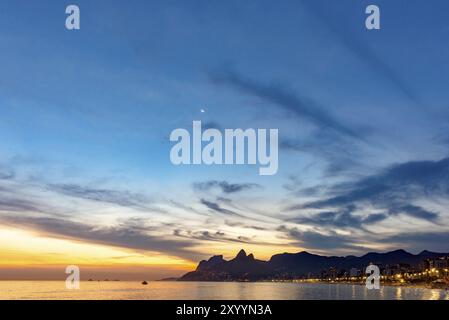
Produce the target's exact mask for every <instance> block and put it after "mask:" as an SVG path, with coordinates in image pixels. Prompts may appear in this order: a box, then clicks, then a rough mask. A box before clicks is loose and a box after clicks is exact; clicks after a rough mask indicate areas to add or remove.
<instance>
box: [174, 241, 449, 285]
mask: <svg viewBox="0 0 449 320" xmlns="http://www.w3.org/2000/svg"><path fill="white" fill-rule="evenodd" d="M440 256H449V253H437V252H430V251H427V250H424V251H422V252H421V253H419V254H417V255H415V254H412V253H409V252H407V251H405V250H402V249H399V250H394V251H390V252H385V253H378V252H369V253H367V254H365V255H363V256H360V257H357V256H353V255H351V256H345V257H338V256H320V255H317V254H313V253H309V252H307V251H302V252H298V253H287V252H285V253H281V254H275V255H273V256H272V257H271V258H270V259H269V260H268V261H263V260H258V259H255V258H254V256H253V254H249V255H247V254H246V252H245V250H243V249H242V250H240V251H239V253H238V254H237V255H236V257H235V258H233V259H231V260H225V259H223V256H222V255H218V256H213V257H211V258H210V259H209V260H203V261H201V262H200V263H199V264H198V267H197V268H196V270H195V271H192V272H189V273H187V274H185V275H184V276H182V277H181V278H180V279H179V280H180V281H236V280H250V281H251V280H259V279H272V278H293V277H301V276H307V275H308V274H319V273H320V272H321V270H328V269H329V268H336V269H344V270H349V269H351V268H358V269H363V268H365V267H366V266H368V265H369V264H370V263H374V264H376V265H382V266H385V265H394V264H400V263H401V264H408V265H410V266H413V267H417V266H419V264H420V263H422V262H423V260H424V259H432V258H437V257H440Z"/></svg>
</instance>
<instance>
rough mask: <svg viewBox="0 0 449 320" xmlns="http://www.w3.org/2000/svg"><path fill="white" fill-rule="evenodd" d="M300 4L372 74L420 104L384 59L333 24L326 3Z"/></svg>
mask: <svg viewBox="0 0 449 320" xmlns="http://www.w3.org/2000/svg"><path fill="white" fill-rule="evenodd" d="M301 3H302V5H303V6H304V8H306V9H307V10H308V11H309V12H310V13H312V14H313V15H314V16H315V17H316V18H317V19H318V20H319V21H320V22H321V23H322V25H323V26H324V27H325V28H326V29H327V30H328V31H329V32H330V33H331V34H332V35H333V36H334V38H335V39H338V40H339V41H340V43H341V44H343V45H344V46H345V47H346V48H347V49H348V50H350V51H351V52H352V53H353V54H354V55H355V56H356V57H357V58H359V59H360V61H362V62H364V63H365V64H366V65H367V66H368V67H369V68H370V69H371V70H373V71H374V72H376V73H378V74H380V75H381V76H383V77H384V78H386V79H388V80H389V81H390V82H391V83H392V84H393V85H395V86H396V88H397V89H398V90H400V92H402V94H403V95H405V96H406V97H408V98H409V99H410V100H411V101H413V102H415V103H417V104H420V102H419V99H418V97H417V96H416V93H415V92H414V90H413V89H412V88H411V87H410V86H409V85H408V84H407V83H406V81H405V80H404V79H402V78H401V76H400V75H399V74H398V73H397V72H396V71H395V70H394V69H393V68H392V67H391V66H390V65H388V63H386V62H385V61H384V59H382V58H381V57H380V56H378V55H377V54H376V52H375V51H374V50H372V49H371V48H370V47H369V46H368V45H366V44H364V43H363V42H361V41H359V40H358V39H357V37H356V36H355V35H354V33H353V32H350V31H349V30H348V29H344V28H342V24H341V23H339V22H335V21H336V19H335V18H332V17H331V16H329V15H328V14H326V11H325V10H326V8H325V7H326V6H327V3H326V6H323V5H322V3H321V5H319V4H320V2H317V3H318V5H317V3H315V2H314V1H301ZM318 6H319V7H318ZM340 18H341V17H340Z"/></svg>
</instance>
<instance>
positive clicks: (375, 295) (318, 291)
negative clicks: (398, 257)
mask: <svg viewBox="0 0 449 320" xmlns="http://www.w3.org/2000/svg"><path fill="white" fill-rule="evenodd" d="M0 299H2V300H5V299H8V300H9V299H45V300H47V299H86V300H89V299H97V300H99V299H128V300H133V299H151V300H154V299H159V300H164V299H181V300H184V299H186V300H207V299H224V300H228V299H236V300H250V299H261V300H265V299H274V300H284V299H285V300H289V299H294V300H300V299H326V300H328V299H340V300H341V299H346V300H348V299H393V300H405V299H412V300H419V299H426V300H427V299H433V300H435V299H444V300H449V291H446V290H436V289H435V290H434V289H421V288H407V287H387V286H384V287H382V288H381V289H380V290H368V289H366V288H365V287H364V286H361V285H348V284H304V283H238V282H228V283H223V282H149V284H148V285H146V286H144V285H142V284H141V283H140V282H128V281H126V282H125V281H123V282H122V281H120V282H112V281H109V282H82V283H81V288H80V289H79V290H67V289H66V288H65V282H61V281H0Z"/></svg>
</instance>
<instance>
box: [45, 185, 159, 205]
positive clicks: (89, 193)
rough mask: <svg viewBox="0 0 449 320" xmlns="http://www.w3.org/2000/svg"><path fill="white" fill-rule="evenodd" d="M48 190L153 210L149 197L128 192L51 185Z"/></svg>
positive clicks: (79, 186)
mask: <svg viewBox="0 0 449 320" xmlns="http://www.w3.org/2000/svg"><path fill="white" fill-rule="evenodd" d="M47 188H48V189H49V190H51V191H53V192H57V193H61V194H64V195H66V196H70V197H75V198H80V199H85V200H91V201H98V202H104V203H111V204H116V205H119V206H123V207H131V208H137V209H143V210H148V209H150V208H151V207H150V206H149V204H150V203H151V200H150V199H149V198H148V197H146V196H144V195H142V194H138V193H133V192H130V191H126V190H125V191H118V190H110V189H98V188H90V187H86V186H81V185H76V184H49V185H48V186H47Z"/></svg>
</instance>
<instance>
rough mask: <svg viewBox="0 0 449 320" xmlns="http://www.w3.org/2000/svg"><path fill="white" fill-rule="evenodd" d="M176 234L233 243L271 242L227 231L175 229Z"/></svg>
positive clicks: (190, 237) (196, 238)
mask: <svg viewBox="0 0 449 320" xmlns="http://www.w3.org/2000/svg"><path fill="white" fill-rule="evenodd" d="M173 234H174V235H176V236H178V237H183V238H188V239H194V240H200V241H214V242H232V243H245V244H270V245H273V244H271V243H266V242H259V241H254V240H253V239H251V238H250V237H245V236H237V237H231V236H228V235H227V234H226V233H224V232H222V231H215V232H211V231H190V230H188V231H182V230H179V229H177V230H175V231H174V232H173Z"/></svg>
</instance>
